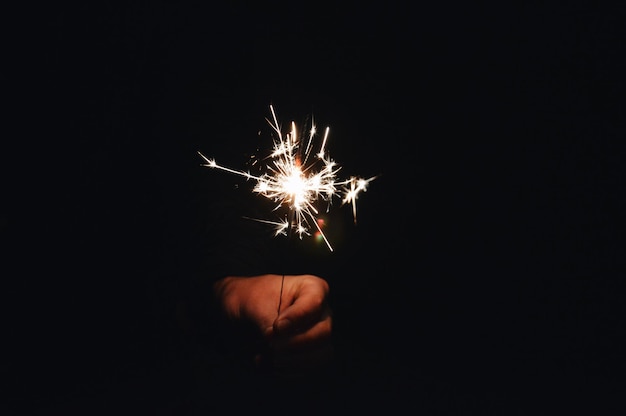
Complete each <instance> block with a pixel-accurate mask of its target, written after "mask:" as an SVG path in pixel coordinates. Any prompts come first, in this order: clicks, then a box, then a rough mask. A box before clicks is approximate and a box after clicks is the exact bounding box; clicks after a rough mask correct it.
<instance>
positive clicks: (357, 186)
mask: <svg viewBox="0 0 626 416" xmlns="http://www.w3.org/2000/svg"><path fill="white" fill-rule="evenodd" d="M270 111H271V113H272V119H271V120H269V119H267V121H268V123H269V125H270V126H271V127H272V130H273V131H274V133H275V137H274V147H273V150H272V152H271V154H270V155H269V156H268V157H267V159H266V160H269V161H268V163H267V165H266V166H265V168H266V170H265V173H262V174H261V175H253V174H251V173H249V172H244V171H241V170H234V169H230V168H227V167H224V166H221V165H219V164H217V162H216V161H215V159H209V158H207V157H206V156H204V155H203V154H202V153H201V152H198V154H199V155H200V156H201V157H202V158H203V159H204V160H205V162H206V163H205V164H203V166H206V167H209V168H214V169H221V170H224V171H226V172H229V173H233V174H236V175H240V176H243V177H245V178H247V179H252V180H254V181H256V185H255V186H254V188H253V192H256V193H258V194H260V195H262V196H264V197H266V198H268V199H270V200H272V201H273V202H275V203H276V208H275V209H279V208H280V207H287V208H288V209H289V213H290V215H289V216H288V217H289V218H288V219H286V220H284V221H281V222H277V221H270V220H262V219H256V221H261V222H264V223H268V224H270V225H273V226H274V227H275V235H279V234H283V235H287V234H288V232H289V233H290V232H291V231H293V232H295V233H297V234H298V235H299V237H300V238H301V239H302V237H303V236H304V235H310V231H309V230H310V229H311V228H312V226H314V227H315V228H316V229H317V231H318V233H319V235H320V236H321V237H322V238H323V239H324V242H325V243H326V245H327V246H328V248H329V250H330V251H333V247H332V246H331V244H330V242H329V241H328V239H327V238H326V235H325V234H324V232H323V231H322V229H321V226H320V224H319V221H318V218H317V216H318V214H319V208H318V207H317V205H318V204H319V203H320V201H321V202H322V203H324V202H325V203H326V211H328V210H329V209H330V206H331V205H332V200H333V198H335V197H340V198H341V205H344V204H351V205H352V215H353V218H354V221H355V223H356V200H357V198H358V196H359V193H360V192H362V191H366V190H367V185H368V184H369V183H370V182H371V181H372V180H374V179H375V178H376V177H375V176H374V177H370V178H368V179H362V178H357V177H350V178H349V179H346V180H337V178H336V176H337V173H338V172H339V170H340V169H341V168H340V167H339V166H337V164H336V163H335V162H334V161H333V160H332V159H331V158H330V156H329V155H327V154H326V150H325V148H326V142H327V140H328V134H329V130H330V129H329V128H328V127H326V129H325V131H324V136H323V140H322V143H321V146H320V148H319V151H318V152H317V153H315V154H314V155H313V154H312V152H313V141H314V138H315V137H316V134H317V131H316V128H315V123H313V122H312V123H311V128H310V130H309V132H308V135H307V137H306V140H305V143H302V142H301V139H300V137H299V135H298V133H297V130H296V125H295V123H294V122H292V123H291V130H290V132H289V133H287V134H286V135H283V133H282V130H281V127H280V124H279V123H278V119H277V117H276V113H275V112H274V107H273V106H271V105H270ZM316 167H319V170H315V168H316Z"/></svg>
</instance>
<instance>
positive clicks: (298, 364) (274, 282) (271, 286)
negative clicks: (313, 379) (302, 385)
mask: <svg viewBox="0 0 626 416" xmlns="http://www.w3.org/2000/svg"><path fill="white" fill-rule="evenodd" d="M282 279H283V276H282V275H278V274H266V275H260V276H254V277H232V276H231V277H226V278H224V279H221V280H219V281H218V282H216V283H215V285H214V291H215V294H216V296H217V298H218V301H219V303H220V305H221V307H222V309H223V312H224V313H225V315H226V317H228V318H229V319H230V320H232V321H234V322H237V321H243V322H246V323H251V324H252V325H253V326H254V328H256V330H258V333H259V334H260V335H261V336H262V338H263V339H264V340H265V342H266V347H267V349H266V351H258V352H257V353H256V356H255V357H254V358H255V362H256V363H257V365H258V366H268V365H269V366H270V367H271V368H272V370H273V371H274V372H276V373H277V374H282V375H287V376H297V375H302V374H306V373H309V372H311V371H313V370H316V369H319V368H323V365H324V364H327V363H328V362H329V361H330V359H331V358H332V352H333V351H332V343H331V330H332V316H331V310H330V306H329V304H328V292H329V286H328V283H327V282H326V281H325V280H324V279H322V278H320V277H317V276H313V275H287V276H284V285H283V290H282V301H281V281H282ZM279 303H280V311H278V307H279Z"/></svg>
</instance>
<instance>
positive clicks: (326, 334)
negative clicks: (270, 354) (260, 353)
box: [271, 314, 332, 352]
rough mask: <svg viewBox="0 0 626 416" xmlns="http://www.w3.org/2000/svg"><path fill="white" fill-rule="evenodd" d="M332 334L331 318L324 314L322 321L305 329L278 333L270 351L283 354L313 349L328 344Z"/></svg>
mask: <svg viewBox="0 0 626 416" xmlns="http://www.w3.org/2000/svg"><path fill="white" fill-rule="evenodd" d="M331 334H332V318H331V316H330V314H325V315H324V316H323V319H321V320H319V321H317V322H315V323H314V324H313V325H310V326H308V327H305V328H301V329H296V328H294V329H293V330H292V331H291V332H290V333H289V334H283V333H279V334H277V335H276V336H275V337H274V338H273V339H272V342H271V345H272V349H274V350H276V351H279V352H285V351H295V350H303V349H307V348H308V349H310V348H315V347H316V346H319V345H322V344H325V343H329V342H330V340H331Z"/></svg>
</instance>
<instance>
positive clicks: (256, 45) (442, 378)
mask: <svg viewBox="0 0 626 416" xmlns="http://www.w3.org/2000/svg"><path fill="white" fill-rule="evenodd" d="M625 17H626V13H625V10H624V8H623V7H620V6H617V5H605V4H596V5H593V6H592V5H585V4H584V3H583V2H574V3H571V2H570V3H567V4H566V5H558V6H557V5H554V6H547V5H541V6H537V5H531V4H529V3H524V4H520V5H517V6H513V5H504V4H484V3H483V4H481V5H474V4H471V3H467V2H452V3H446V4H440V5H436V6H435V5H422V4H417V5H414V6H411V7H396V6H395V5H393V4H391V3H384V4H382V3H381V4H360V3H356V2H355V3H354V4H344V5H341V6H339V5H337V4H333V5H330V6H329V5H322V4H308V5H296V4H294V3H289V4H287V5H279V4H276V5H273V4H260V5H257V6H254V7H249V6H244V5H240V4H232V5H219V6H217V5H214V4H213V5H209V4H208V3H207V4H204V3H202V2H198V3H193V2H192V3H181V4H178V5H171V4H167V3H166V2H146V3H129V4H108V3H100V4H97V5H94V4H91V3H89V4H88V5H85V4H83V5H76V6H72V7H70V6H55V5H50V6H48V7H47V8H46V9H33V10H20V11H17V10H15V11H11V13H7V15H6V18H7V20H9V23H15V22H20V23H19V24H16V25H9V26H8V27H9V28H10V30H9V32H8V33H9V35H8V36H7V37H6V38H5V42H6V43H7V44H6V48H5V56H6V57H7V58H8V59H6V60H5V65H3V67H4V69H3V84H4V87H5V90H6V91H7V94H4V97H5V99H6V103H7V104H8V105H7V108H8V111H7V112H6V113H5V117H6V121H7V122H6V123H4V124H5V127H8V128H6V130H5V134H3V136H4V138H3V144H2V148H3V150H2V154H1V156H2V169H3V174H2V175H3V177H2V183H3V185H2V186H3V191H2V192H3V198H2V208H1V210H0V215H1V217H0V221H1V223H0V226H1V227H2V228H1V232H2V242H3V245H5V247H4V249H3V253H2V255H3V257H5V256H6V259H5V260H3V269H4V271H3V272H2V285H3V290H2V293H3V297H5V300H4V301H3V305H4V306H5V308H6V310H5V312H4V313H3V317H4V318H5V320H6V321H7V324H6V325H5V327H4V336H3V338H4V339H5V340H6V341H5V344H7V345H8V347H9V348H8V352H6V353H5V355H4V359H3V373H4V374H6V375H7V377H6V379H7V388H6V389H5V392H6V393H7V394H8V396H9V399H10V400H9V402H8V403H9V409H10V410H11V411H14V412H16V413H18V414H21V413H24V414H31V413H35V412H36V411H38V410H41V411H42V412H43V413H46V414H50V412H55V411H67V410H68V409H85V408H86V409H90V410H89V413H91V414H93V412H97V411H98V410H102V409H109V407H107V406H110V407H111V408H115V409H116V410H117V411H116V412H117V413H119V412H121V410H120V408H116V406H117V405H120V406H121V404H120V403H122V400H126V399H128V400H129V401H130V402H132V403H133V404H135V405H137V406H139V407H138V408H139V409H143V410H146V409H150V411H155V412H156V413H157V414H158V413H159V412H161V413H163V414H169V413H168V411H170V410H171V412H172V414H180V412H182V410H180V409H181V407H180V406H182V403H184V404H185V406H186V407H185V409H187V410H189V409H193V410H198V411H200V410H199V409H204V408H206V407H210V406H209V405H207V402H208V401H210V399H207V400H206V401H205V399H206V397H211V394H210V391H209V390H210V389H208V391H206V392H203V390H202V383H201V382H198V381H197V379H193V380H190V379H188V378H185V377H187V376H188V374H187V373H184V372H182V373H181V374H183V375H182V376H181V375H180V374H179V373H177V372H176V370H175V369H176V368H177V366H178V365H179V364H180V365H182V363H183V362H187V361H185V359H183V358H181V356H183V355H185V354H186V352H185V351H186V350H185V349H184V348H183V347H181V345H183V344H184V342H183V341H181V340H180V338H179V333H178V331H177V323H176V318H175V315H176V305H177V293H179V290H180V289H181V288H184V287H185V285H186V283H185V281H186V280H185V279H186V276H188V275H192V274H193V273H194V272H196V271H197V270H198V269H200V268H201V266H199V264H200V263H203V262H208V263H209V264H210V262H211V260H210V259H208V260H207V259H203V253H204V247H203V244H205V243H206V241H205V236H203V235H202V232H201V230H202V225H203V224H205V223H206V222H207V221H210V219H209V218H205V217H204V211H203V210H204V209H205V208H206V207H207V206H208V204H210V202H211V201H212V200H213V199H214V198H227V197H230V196H232V195H235V194H236V193H237V192H233V186H232V184H233V183H234V182H236V181H235V180H234V178H233V177H231V176H228V175H227V174H223V173H219V172H216V171H211V170H208V169H206V168H203V167H201V166H200V163H201V159H199V157H198V154H197V151H202V152H203V153H204V154H206V155H208V156H210V157H215V158H216V159H218V161H221V162H223V164H227V165H229V166H231V167H234V168H237V167H238V166H242V167H243V162H245V161H246V160H247V159H246V158H247V156H249V154H250V153H251V152H254V151H255V150H256V149H257V148H258V146H259V143H260V142H259V136H258V135H257V132H258V131H260V130H261V131H262V130H263V129H266V127H267V123H266V121H265V117H268V116H269V115H270V113H269V105H270V104H273V105H274V106H275V108H276V110H277V112H278V117H279V119H281V120H282V121H283V122H284V124H285V125H286V123H288V122H289V121H291V120H294V121H296V122H300V121H301V120H303V119H304V117H306V116H309V115H311V114H313V116H314V117H315V119H316V120H317V122H318V127H319V126H324V127H325V126H326V125H329V126H330V127H331V136H330V138H331V141H330V143H329V146H328V149H329V151H330V153H331V155H332V156H333V158H334V159H335V160H336V161H337V162H338V163H339V164H341V165H342V171H341V173H342V174H345V175H346V176H349V175H353V174H354V175H361V176H366V177H367V176H374V175H379V176H378V178H377V179H376V180H375V181H373V182H372V183H371V185H370V187H369V189H368V191H367V192H366V193H364V194H362V196H361V197H360V199H359V207H358V224H357V226H353V225H352V224H351V219H350V213H349V209H348V208H347V207H342V208H338V207H336V208H334V209H335V211H334V212H335V213H337V212H339V214H335V215H336V216H337V218H335V221H337V222H336V223H335V228H334V230H333V231H329V233H330V234H329V235H331V236H332V238H333V243H334V244H335V251H334V252H333V253H332V254H329V253H327V252H326V251H324V249H323V247H311V245H312V243H310V242H308V243H307V242H306V241H305V242H301V243H300V242H297V244H302V245H304V246H305V247H308V248H307V250H311V251H312V252H313V254H311V255H310V256H308V257H307V256H304V257H305V258H307V259H308V262H309V263H310V270H312V271H314V272H316V273H320V274H321V275H323V276H324V277H325V278H327V279H328V280H329V282H330V283H331V292H332V302H333V308H334V311H335V331H334V332H335V337H336V340H337V368H336V372H337V374H336V375H335V378H334V379H333V380H329V381H328V386H327V389H326V390H324V394H325V395H326V398H332V400H330V399H329V400H328V402H329V403H333V404H332V405H331V404H329V406H337V407H336V409H335V410H339V409H350V408H352V409H361V408H364V409H372V408H374V406H380V408H381V409H387V410H389V411H391V410H392V409H393V408H396V407H397V408H403V407H408V408H410V409H415V410H416V411H418V413H419V412H423V413H424V414H432V415H439V414H481V415H484V414H529V415H530V414H532V415H540V414H541V415H543V414H546V415H547V414H565V413H569V412H570V411H572V410H580V411H584V413H589V412H601V413H602V414H613V413H614V414H618V413H619V409H620V408H619V406H618V407H615V406H614V405H613V403H614V400H615V399H618V398H619V397H620V395H621V394H622V392H623V389H624V377H623V372H624V344H623V340H622V337H623V331H624V320H623V318H622V315H623V313H624V307H623V301H622V297H623V295H624V293H623V292H624V283H623V279H624V255H623V249H624V242H623V238H624V232H623V226H621V225H620V221H623V215H624V212H626V210H625V208H626V207H625V204H624V192H625V189H624V176H623V169H622V166H621V165H622V163H623V160H624V144H623V143H624V133H626V125H625V119H624V111H625V110H626V108H625V107H624V99H623V96H624V93H625V92H626V91H625V83H624V80H623V73H624V70H625V69H626V68H625V63H626V60H625V58H624V53H623V52H624V48H623V40H624V39H623V37H622V36H621V33H620V31H621V26H622V23H623V21H624V18H625ZM344 214H345V215H344ZM331 227H332V225H331ZM242 238H244V237H243V236H242ZM307 244H308V246H307ZM209 267H210V266H209ZM303 268H304V267H303ZM301 271H302V272H308V270H301ZM263 272H265V270H264V271H263ZM273 272H278V271H273ZM173 369H174V370H173ZM175 374H177V375H178V376H179V379H178V380H176V381H175V382H174V381H172V380H171V379H174V378H175V377H176V376H175ZM163 379H170V380H169V384H168V383H167V382H165V383H164V382H162V380H163ZM201 379H202V377H200V380H201ZM155 380H158V381H155ZM234 383H235V384H236V382H234ZM156 386H158V387H156ZM163 386H165V387H163ZM159 389H160V390H159ZM120 397H122V399H120ZM242 397H245V392H244V393H242ZM131 398H134V399H131ZM243 400H245V399H243ZM320 400H324V399H322V398H320ZM330 410H332V407H330ZM105 413H106V411H105ZM139 413H141V410H139Z"/></svg>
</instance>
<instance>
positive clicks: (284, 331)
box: [273, 300, 319, 335]
mask: <svg viewBox="0 0 626 416" xmlns="http://www.w3.org/2000/svg"><path fill="white" fill-rule="evenodd" d="M318 312H319V311H318V310H317V308H315V307H313V306H312V305H311V304H310V303H308V302H304V301H303V300H300V301H298V300H296V302H294V303H292V304H291V305H289V306H288V307H287V308H286V309H285V310H283V311H282V312H281V313H280V314H279V315H278V317H277V318H276V320H275V321H274V324H273V329H274V332H275V333H276V334H277V335H289V334H292V333H294V332H296V331H297V330H298V329H303V328H306V327H307V325H308V324H309V322H312V321H313V320H314V319H315V317H316V316H317V315H318Z"/></svg>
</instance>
